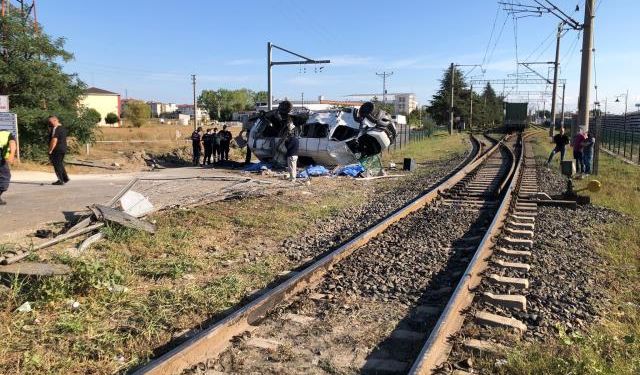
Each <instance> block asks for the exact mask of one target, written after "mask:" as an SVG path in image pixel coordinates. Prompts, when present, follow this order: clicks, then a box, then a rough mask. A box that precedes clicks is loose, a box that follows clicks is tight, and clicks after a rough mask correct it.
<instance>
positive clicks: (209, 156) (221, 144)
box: [191, 125, 233, 166]
mask: <svg viewBox="0 0 640 375" xmlns="http://www.w3.org/2000/svg"><path fill="white" fill-rule="evenodd" d="M232 138H233V136H232V135H231V132H230V131H228V130H227V125H223V126H222V130H220V131H218V128H213V129H207V131H206V132H205V131H203V130H202V127H199V128H198V129H196V130H195V131H194V132H193V133H192V134H191V142H192V146H193V165H194V166H198V165H201V166H205V165H212V164H213V163H217V162H223V161H228V160H229V148H230V147H231V139H232ZM201 156H204V158H203V160H202V163H200V157H201Z"/></svg>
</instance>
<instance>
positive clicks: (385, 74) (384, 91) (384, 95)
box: [376, 72, 393, 104]
mask: <svg viewBox="0 0 640 375" xmlns="http://www.w3.org/2000/svg"><path fill="white" fill-rule="evenodd" d="M376 75H377V76H378V77H382V102H383V103H384V104H387V77H391V76H392V75H393V72H382V73H376Z"/></svg>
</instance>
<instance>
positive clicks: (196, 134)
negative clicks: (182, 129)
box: [191, 127, 203, 166]
mask: <svg viewBox="0 0 640 375" xmlns="http://www.w3.org/2000/svg"><path fill="white" fill-rule="evenodd" d="M202 136H203V134H202V127H198V129H196V130H194V131H193V133H191V146H192V147H193V165H194V166H198V165H199V164H200V154H202V149H203V146H202Z"/></svg>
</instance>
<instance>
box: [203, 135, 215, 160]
mask: <svg viewBox="0 0 640 375" xmlns="http://www.w3.org/2000/svg"><path fill="white" fill-rule="evenodd" d="M212 141H213V138H212V134H211V129H207V132H206V133H205V134H204V135H203V136H202V144H203V145H204V160H203V161H202V164H204V165H209V164H211V152H212V151H213V145H212V144H211V142H212Z"/></svg>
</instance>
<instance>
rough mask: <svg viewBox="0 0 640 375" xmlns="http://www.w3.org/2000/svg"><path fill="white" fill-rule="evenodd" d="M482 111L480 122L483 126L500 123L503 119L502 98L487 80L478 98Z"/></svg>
mask: <svg viewBox="0 0 640 375" xmlns="http://www.w3.org/2000/svg"><path fill="white" fill-rule="evenodd" d="M479 101H480V103H479V104H480V106H479V108H480V109H481V113H482V119H481V122H482V124H483V125H484V126H485V127H491V126H494V125H498V124H501V123H502V121H503V119H504V111H503V108H504V99H503V98H502V97H501V96H497V95H496V92H495V90H494V89H493V87H492V86H491V83H489V82H487V85H486V86H485V87H484V90H483V91H482V94H481V95H480V98H479Z"/></svg>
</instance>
